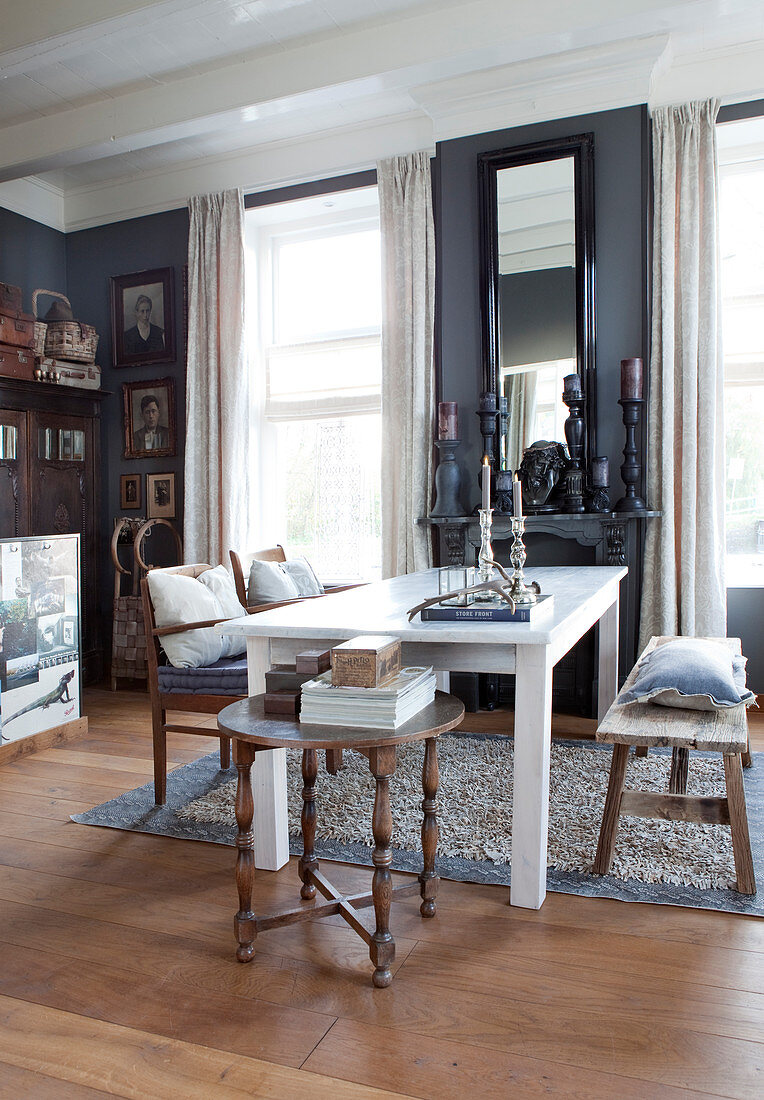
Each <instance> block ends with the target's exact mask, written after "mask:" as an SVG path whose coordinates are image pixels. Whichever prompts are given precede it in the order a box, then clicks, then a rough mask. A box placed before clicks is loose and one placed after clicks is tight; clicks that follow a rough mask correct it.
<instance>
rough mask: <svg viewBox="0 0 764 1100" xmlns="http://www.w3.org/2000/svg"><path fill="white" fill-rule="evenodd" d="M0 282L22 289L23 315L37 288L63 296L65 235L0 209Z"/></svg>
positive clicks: (64, 292)
mask: <svg viewBox="0 0 764 1100" xmlns="http://www.w3.org/2000/svg"><path fill="white" fill-rule="evenodd" d="M0 282H4V283H12V284H13V285H14V286H20V287H21V289H22V291H23V293H24V302H23V305H24V312H25V313H31V312H32V292H33V291H35V290H36V289H37V288H38V287H42V288H44V289H45V290H57V291H59V293H61V294H66V237H65V236H64V234H63V233H59V231H58V230H57V229H50V228H49V227H48V226H47V225H40V223H39V222H35V221H32V220H31V218H24V217H22V216H21V214H14V213H13V212H12V211H10V210H5V209H3V207H0ZM48 304H50V300H49V299H48ZM41 305H42V302H41Z"/></svg>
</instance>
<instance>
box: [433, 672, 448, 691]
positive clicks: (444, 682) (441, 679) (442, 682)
mask: <svg viewBox="0 0 764 1100" xmlns="http://www.w3.org/2000/svg"><path fill="white" fill-rule="evenodd" d="M435 686H436V687H437V689H438V691H450V690H451V673H450V672H436V673H435Z"/></svg>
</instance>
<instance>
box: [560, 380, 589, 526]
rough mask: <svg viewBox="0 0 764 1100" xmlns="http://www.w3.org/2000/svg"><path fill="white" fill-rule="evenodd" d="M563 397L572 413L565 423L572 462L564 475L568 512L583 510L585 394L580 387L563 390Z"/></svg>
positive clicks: (565, 506) (566, 508) (565, 504)
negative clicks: (582, 460)
mask: <svg viewBox="0 0 764 1100" xmlns="http://www.w3.org/2000/svg"><path fill="white" fill-rule="evenodd" d="M576 377H577V376H576ZM562 399H563V401H564V402H565V404H566V405H567V406H568V408H569V409H570V415H569V416H568V419H567V420H566V421H565V425H564V427H565V439H566V441H567V444H568V453H569V454H570V462H569V463H568V466H567V469H566V470H565V475H564V477H565V496H564V499H565V503H564V508H565V511H566V512H583V511H584V471H583V467H582V465H581V459H582V457H583V453H584V395H583V394H582V392H581V390H580V388H579V389H571V390H563V393H562Z"/></svg>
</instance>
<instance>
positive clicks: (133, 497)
mask: <svg viewBox="0 0 764 1100" xmlns="http://www.w3.org/2000/svg"><path fill="white" fill-rule="evenodd" d="M119 506H120V508H121V509H122V510H123V511H125V512H126V511H129V510H130V509H131V508H140V506H141V475H140V474H122V476H121V477H120V479H119Z"/></svg>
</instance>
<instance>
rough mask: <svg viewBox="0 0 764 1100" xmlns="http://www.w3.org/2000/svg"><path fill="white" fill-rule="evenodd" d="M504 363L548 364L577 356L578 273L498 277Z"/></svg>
mask: <svg viewBox="0 0 764 1100" xmlns="http://www.w3.org/2000/svg"><path fill="white" fill-rule="evenodd" d="M499 299H500V304H499V315H500V317H501V320H502V325H501V362H502V365H503V366H505V367H511V366H518V365H519V364H520V363H546V362H548V361H549V360H551V359H566V358H569V357H573V358H575V355H576V273H575V270H574V269H573V268H572V267H556V268H551V269H550V270H549V271H524V272H522V273H521V274H517V275H501V276H500V277H499Z"/></svg>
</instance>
